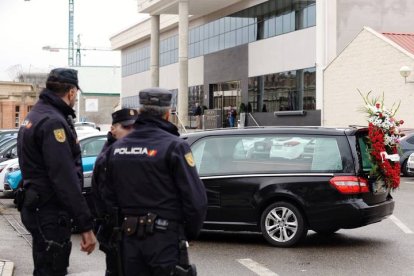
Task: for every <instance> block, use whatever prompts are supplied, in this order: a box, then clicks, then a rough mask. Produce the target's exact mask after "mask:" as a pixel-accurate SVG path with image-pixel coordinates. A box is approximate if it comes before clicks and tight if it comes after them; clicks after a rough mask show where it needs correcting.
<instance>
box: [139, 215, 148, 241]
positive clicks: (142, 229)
mask: <svg viewBox="0 0 414 276" xmlns="http://www.w3.org/2000/svg"><path fill="white" fill-rule="evenodd" d="M146 222H147V216H142V217H139V219H138V238H140V239H142V238H144V237H145V223H146Z"/></svg>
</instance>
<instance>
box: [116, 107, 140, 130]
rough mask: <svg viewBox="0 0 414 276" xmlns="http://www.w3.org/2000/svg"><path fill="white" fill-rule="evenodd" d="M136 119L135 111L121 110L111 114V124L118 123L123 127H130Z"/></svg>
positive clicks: (136, 112)
mask: <svg viewBox="0 0 414 276" xmlns="http://www.w3.org/2000/svg"><path fill="white" fill-rule="evenodd" d="M137 119H138V111H136V110H135V109H129V108H123V109H120V110H118V111H115V112H114V113H112V124H113V125H114V124H116V123H120V124H121V125H123V126H130V125H132V124H134V123H135V121H136V120H137Z"/></svg>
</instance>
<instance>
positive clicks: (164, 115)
mask: <svg viewBox="0 0 414 276" xmlns="http://www.w3.org/2000/svg"><path fill="white" fill-rule="evenodd" d="M171 97H172V95H171V92H169V91H168V90H165V89H161V88H150V89H145V90H142V91H140V93H139V99H140V104H141V105H142V106H141V108H140V110H139V117H138V120H137V122H136V124H135V129H134V131H133V132H132V133H131V134H129V135H128V136H126V137H124V138H123V139H121V140H119V141H116V142H115V143H114V144H113V145H112V146H111V148H110V149H109V150H108V152H107V154H106V171H107V175H106V179H105V184H104V187H103V188H104V190H103V196H104V200H105V201H106V204H107V206H109V207H111V206H117V207H119V208H120V210H121V213H122V217H123V224H122V229H123V236H122V243H121V248H122V264H123V269H124V274H125V276H130V275H134V276H135V275H157V276H162V275H176V274H174V273H175V272H176V269H177V268H176V266H177V265H179V264H180V260H182V259H185V257H188V256H183V255H182V254H183V251H180V249H179V248H180V247H179V244H180V240H182V239H185V238H187V239H194V238H195V237H196V236H197V235H198V233H199V231H200V229H201V226H202V224H203V222H204V218H205V215H206V209H207V197H206V191H205V188H204V185H203V183H202V182H201V180H200V178H199V176H198V173H197V170H196V168H195V162H194V159H193V156H192V153H191V149H190V147H189V146H188V144H187V143H186V142H185V141H184V140H182V139H181V138H179V133H178V130H177V128H176V127H175V126H174V125H173V124H171V123H170V122H169V121H168V118H169V108H170V105H171ZM185 253H187V252H185ZM180 254H181V255H180ZM188 275H190V274H188ZM191 275H195V274H191Z"/></svg>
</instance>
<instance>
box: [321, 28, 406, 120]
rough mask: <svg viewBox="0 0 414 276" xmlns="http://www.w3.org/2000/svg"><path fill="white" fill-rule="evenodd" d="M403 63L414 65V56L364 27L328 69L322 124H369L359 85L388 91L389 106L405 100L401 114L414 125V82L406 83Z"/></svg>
mask: <svg viewBox="0 0 414 276" xmlns="http://www.w3.org/2000/svg"><path fill="white" fill-rule="evenodd" d="M403 65H408V66H410V67H414V59H413V56H411V57H410V56H409V55H407V54H406V53H404V52H402V51H400V50H399V49H397V48H396V47H394V46H393V45H392V44H390V43H387V42H386V41H384V40H383V39H381V38H379V37H378V36H377V35H375V34H374V33H372V32H370V31H368V30H363V31H362V32H361V33H360V34H359V35H358V36H357V37H356V38H355V40H354V41H353V42H352V43H351V44H349V45H348V47H347V48H345V50H344V51H343V52H342V53H341V54H340V55H339V56H338V57H337V58H336V59H335V60H334V61H333V62H332V63H331V64H330V65H329V67H328V68H327V69H326V70H325V76H324V77H325V79H324V84H325V95H324V105H323V115H322V124H323V125H326V126H347V125H351V124H352V125H355V124H356V125H367V121H366V116H365V114H364V113H363V112H360V109H361V108H362V107H363V104H364V102H363V100H362V98H361V96H360V95H359V93H358V89H359V90H360V91H361V92H362V93H364V94H366V93H367V92H369V91H372V92H373V93H372V94H373V95H376V96H381V95H382V93H384V95H385V105H386V106H388V107H389V108H390V107H391V106H392V104H393V103H398V102H399V101H401V106H400V108H399V111H398V113H397V118H398V119H403V120H405V122H406V123H405V124H404V127H409V128H414V121H413V120H412V117H413V112H412V103H413V102H414V84H412V83H407V84H405V83H404V79H403V78H402V77H401V76H400V73H399V69H400V68H401V66H403Z"/></svg>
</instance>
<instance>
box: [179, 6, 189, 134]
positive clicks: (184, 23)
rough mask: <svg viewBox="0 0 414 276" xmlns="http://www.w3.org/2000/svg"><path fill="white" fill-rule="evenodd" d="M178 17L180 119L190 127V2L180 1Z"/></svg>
mask: <svg viewBox="0 0 414 276" xmlns="http://www.w3.org/2000/svg"><path fill="white" fill-rule="evenodd" d="M178 15H179V20H178V68H179V78H180V83H179V86H178V117H179V118H180V120H181V122H182V124H183V125H184V126H188V0H179V4H178Z"/></svg>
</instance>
